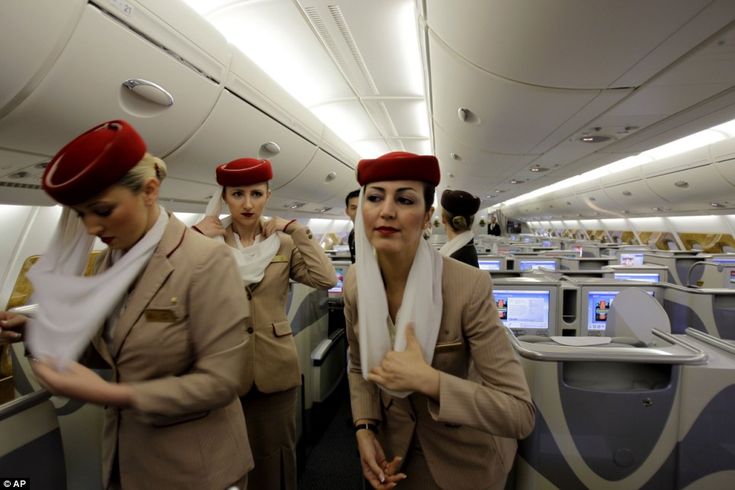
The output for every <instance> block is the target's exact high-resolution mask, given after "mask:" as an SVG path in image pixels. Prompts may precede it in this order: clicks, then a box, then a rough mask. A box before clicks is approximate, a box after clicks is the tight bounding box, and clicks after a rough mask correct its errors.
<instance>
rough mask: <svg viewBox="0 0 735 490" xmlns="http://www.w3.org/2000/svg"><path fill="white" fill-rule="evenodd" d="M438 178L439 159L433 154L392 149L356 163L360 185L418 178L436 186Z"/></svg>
mask: <svg viewBox="0 0 735 490" xmlns="http://www.w3.org/2000/svg"><path fill="white" fill-rule="evenodd" d="M440 179H441V172H440V170H439V161H438V160H437V159H436V157H435V156H434V155H416V154H414V153H408V152H405V151H393V152H391V153H386V154H385V155H383V156H381V157H378V158H374V159H367V160H360V162H359V163H358V164H357V181H358V182H359V183H360V185H361V186H364V185H367V184H370V183H371V182H382V181H386V180H420V181H421V182H428V183H429V184H431V185H433V186H434V187H436V186H437V185H439V180H440Z"/></svg>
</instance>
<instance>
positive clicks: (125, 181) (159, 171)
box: [118, 152, 167, 194]
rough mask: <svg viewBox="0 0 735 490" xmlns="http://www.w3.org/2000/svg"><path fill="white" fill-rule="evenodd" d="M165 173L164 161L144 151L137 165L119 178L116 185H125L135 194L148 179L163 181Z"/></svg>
mask: <svg viewBox="0 0 735 490" xmlns="http://www.w3.org/2000/svg"><path fill="white" fill-rule="evenodd" d="M166 173H167V168H166V162H164V161H163V160H161V159H160V158H158V157H154V156H153V155H151V154H150V153H148V152H146V154H145V155H143V158H141V159H140V161H139V162H138V163H137V165H135V167H133V168H131V169H130V170H129V171H128V173H127V174H125V176H124V177H123V178H122V179H120V181H119V182H118V185H122V186H125V187H127V188H128V189H130V190H131V191H133V193H135V194H137V193H138V192H140V190H141V189H143V186H144V185H145V183H146V182H148V181H149V180H150V179H158V181H159V182H163V179H165V178H166Z"/></svg>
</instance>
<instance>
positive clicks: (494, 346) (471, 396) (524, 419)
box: [344, 257, 535, 490]
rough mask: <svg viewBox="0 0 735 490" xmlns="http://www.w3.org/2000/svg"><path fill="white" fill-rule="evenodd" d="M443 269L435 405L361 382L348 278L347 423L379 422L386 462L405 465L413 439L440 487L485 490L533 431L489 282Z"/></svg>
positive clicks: (484, 276)
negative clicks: (395, 459) (394, 459)
mask: <svg viewBox="0 0 735 490" xmlns="http://www.w3.org/2000/svg"><path fill="white" fill-rule="evenodd" d="M443 261H444V272H443V276H442V295H443V311H442V320H441V327H440V330H439V337H438V338H437V342H436V347H435V349H434V359H433V361H432V366H433V367H434V368H436V369H438V370H439V371H440V381H439V401H438V402H436V401H433V400H431V399H430V398H428V397H426V396H424V395H420V394H413V395H410V396H408V397H406V398H403V399H401V398H394V397H392V396H390V395H388V394H386V393H385V392H383V391H382V390H380V389H379V388H378V386H377V385H375V384H374V383H371V382H368V381H366V380H365V379H364V378H363V377H362V374H361V370H360V369H361V368H360V344H359V333H358V317H357V284H356V277H355V276H356V270H355V268H354V267H352V268H350V270H349V271H348V273H347V278H346V280H345V288H344V301H345V320H346V323H347V337H348V340H349V344H350V369H349V373H348V377H349V382H350V395H351V399H352V416H353V418H354V420H357V419H374V420H378V421H380V429H379V437H380V439H381V442H382V443H383V448H384V449H385V451H386V453H387V454H386V455H387V456H388V457H389V458H392V457H393V456H401V457H403V460H404V461H405V460H406V455H407V452H408V449H409V447H410V446H411V440H412V438H413V436H414V434H415V435H416V437H417V442H418V444H420V446H421V449H422V450H423V452H424V455H425V457H426V462H427V464H428V467H429V468H430V471H431V476H432V477H433V478H434V481H436V483H437V484H438V485H439V486H440V487H442V488H448V489H449V488H451V489H457V490H461V489H468V490H469V489H473V490H477V489H481V488H491V487H493V485H497V484H498V483H499V482H502V481H504V480H505V477H506V475H507V473H508V471H509V470H510V468H511V465H512V464H513V458H514V456H515V450H516V439H521V438H523V437H526V436H527V435H528V434H530V432H531V430H532V429H533V425H534V415H535V412H534V406H533V404H532V403H531V396H530V393H529V390H528V385H527V384H526V379H525V377H524V374H523V370H522V368H521V366H520V363H519V362H518V360H517V359H516V357H515V354H514V352H513V350H512V347H511V345H510V342H509V340H508V338H507V336H506V335H507V334H506V332H505V330H504V329H505V327H503V326H502V324H501V323H500V320H499V318H498V311H497V309H496V307H495V302H494V301H492V297H491V295H492V285H491V281H490V275H489V274H488V273H487V272H486V271H481V270H478V269H476V268H474V267H470V266H468V265H466V264H463V263H460V262H458V261H456V260H453V259H450V258H447V257H444V258H443ZM386 328H387V327H386ZM408 478H411V475H408Z"/></svg>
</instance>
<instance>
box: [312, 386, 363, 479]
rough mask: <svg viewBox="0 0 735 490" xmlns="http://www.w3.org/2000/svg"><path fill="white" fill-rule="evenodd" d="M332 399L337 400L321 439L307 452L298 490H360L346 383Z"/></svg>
mask: <svg viewBox="0 0 735 490" xmlns="http://www.w3.org/2000/svg"><path fill="white" fill-rule="evenodd" d="M333 396H334V397H335V398H337V399H338V400H339V405H338V406H337V408H336V412H335V413H334V416H333V417H332V418H331V419H330V420H329V422H328V424H329V425H327V426H326V429H325V430H324V432H323V434H322V436H321V438H319V439H318V440H316V441H315V442H314V444H313V445H312V446H308V447H307V448H306V451H305V452H306V465H305V467H304V469H303V472H302V475H301V478H300V480H299V489H300V490H331V489H339V490H362V488H363V487H362V472H361V470H360V458H359V456H358V452H357V445H356V443H355V436H354V433H353V431H352V419H351V416H350V400H349V392H348V389H347V382H346V381H343V382H342V384H341V385H340V387H339V388H338V390H337V393H334V394H333Z"/></svg>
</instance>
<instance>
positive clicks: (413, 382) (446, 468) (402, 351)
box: [344, 152, 534, 490]
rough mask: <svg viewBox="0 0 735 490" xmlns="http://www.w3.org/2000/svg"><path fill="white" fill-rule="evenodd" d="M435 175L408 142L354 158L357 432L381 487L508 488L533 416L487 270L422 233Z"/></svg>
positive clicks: (435, 168)
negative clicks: (444, 252) (442, 251)
mask: <svg viewBox="0 0 735 490" xmlns="http://www.w3.org/2000/svg"><path fill="white" fill-rule="evenodd" d="M439 176H440V171H439V165H438V162H437V160H436V158H435V157H433V156H419V155H414V154H411V153H405V152H393V153H389V154H387V155H384V156H382V157H380V158H377V159H374V160H362V161H360V163H359V165H358V169H357V179H358V182H359V183H360V185H361V186H362V192H361V196H360V202H359V210H358V212H357V223H356V225H355V242H356V247H357V262H356V265H355V266H354V267H352V268H350V270H349V272H348V274H347V278H346V281H345V289H344V300H345V319H346V323H347V334H348V339H349V343H350V369H349V382H350V394H351V398H352V414H353V417H354V423H355V434H356V438H357V444H358V448H359V450H360V459H361V462H362V469H363V474H364V476H365V478H367V480H368V481H369V482H370V483H371V485H372V486H373V487H374V488H392V487H393V486H398V487H399V488H413V489H421V490H428V489H437V488H443V489H452V490H462V489H472V490H478V489H499V488H503V485H504V484H505V480H506V476H507V474H508V471H509V470H510V468H511V465H512V464H513V458H514V456H515V449H516V439H519V438H523V437H525V436H527V435H528V434H529V433H530V432H531V430H532V428H533V424H534V407H533V404H532V403H531V397H530V394H529V390H528V386H527V384H526V380H525V378H524V374H523V370H522V368H521V366H520V364H519V362H518V361H517V360H516V358H515V355H514V353H513V350H512V348H511V345H510V342H509V340H508V338H507V334H506V331H505V328H504V327H503V326H502V324H501V323H500V320H499V319H498V311H497V309H496V307H495V305H494V303H493V301H492V286H491V282H490V276H489V275H488V274H487V273H486V272H483V271H480V270H479V269H476V268H474V267H470V266H468V265H466V264H462V263H460V262H458V261H456V260H451V259H449V258H447V257H442V256H441V255H439V253H438V252H436V251H435V250H433V249H432V248H431V246H430V245H429V244H428V243H427V242H426V240H422V239H421V234H422V230H423V229H424V228H425V226H426V224H427V223H428V222H429V219H430V218H431V215H432V212H433V209H432V207H431V204H432V202H433V199H434V188H435V186H436V185H437V184H438V183H439Z"/></svg>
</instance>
